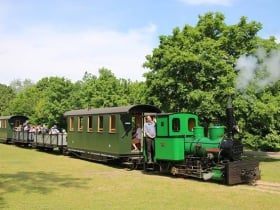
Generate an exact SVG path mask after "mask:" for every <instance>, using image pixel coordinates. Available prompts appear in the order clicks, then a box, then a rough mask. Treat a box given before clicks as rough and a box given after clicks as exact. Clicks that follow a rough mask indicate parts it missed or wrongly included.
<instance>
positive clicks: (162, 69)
mask: <svg viewBox="0 0 280 210" xmlns="http://www.w3.org/2000/svg"><path fill="white" fill-rule="evenodd" d="M261 28H262V24H261V23H258V22H255V21H252V22H248V21H247V18H246V17H241V18H240V21H239V22H238V23H237V24H234V25H227V24H226V23H225V17H224V15H223V14H221V13H212V12H209V13H206V14H205V15H204V16H199V20H198V23H197V25H196V26H195V27H191V26H189V25H185V26H184V27H183V28H182V29H180V28H178V27H177V28H174V30H173V32H172V34H171V35H168V36H164V35H162V36H160V38H159V39H160V44H159V46H158V47H157V48H155V49H154V50H153V52H152V55H147V56H146V62H145V63H144V67H146V68H149V69H150V71H149V72H147V73H146V74H145V77H146V85H147V92H146V94H147V95H146V97H147V101H148V102H149V103H153V104H156V105H158V106H160V107H161V108H162V109H163V110H164V111H168V112H169V111H175V110H177V109H178V108H179V109H181V110H184V111H189V112H194V113H197V114H198V115H199V116H200V119H201V120H202V121H203V122H204V123H206V124H209V123H210V122H211V121H212V120H213V119H216V118H218V119H220V120H221V123H225V107H226V101H227V98H228V96H230V95H231V96H233V97H234V106H235V110H236V119H237V120H238V121H240V122H241V128H242V130H243V132H244V137H248V138H249V139H246V140H245V141H247V142H246V143H247V144H248V145H250V146H252V147H256V149H260V148H261V147H262V148H263V147H264V146H262V145H264V144H263V143H262V142H268V141H270V142H274V143H275V144H272V143H271V144H269V145H270V146H265V148H266V149H267V148H270V150H271V149H273V148H278V147H279V145H280V142H279V141H278V140H277V139H278V138H276V136H277V135H279V130H280V127H279V122H278V121H279V120H278V119H280V118H279V117H280V116H279V113H280V111H279V89H280V88H279V83H278V85H277V87H276V89H275V88H274V87H272V86H269V87H267V86H266V87H265V89H258V90H261V91H259V92H258V93H257V92H256V90H257V88H256V85H255V84H256V83H255V82H254V81H252V82H251V86H248V87H247V89H246V94H244V92H243V93H241V94H240V93H238V92H237V90H236V88H235V83H236V79H237V75H238V71H236V69H235V65H234V64H235V62H236V60H237V59H239V57H240V56H241V55H243V54H248V53H254V52H256V51H257V50H258V48H259V46H262V47H263V48H264V49H265V51H266V52H267V53H269V52H270V51H271V50H273V49H279V45H278V44H276V42H275V40H276V39H275V38H274V37H270V38H269V39H267V40H266V39H262V38H260V37H258V36H257V33H258V32H259V31H260V30H261ZM259 62H261V60H259ZM267 75H269V72H268V71H267V69H262V70H259V71H258V75H257V76H256V78H257V79H258V80H260V79H263V78H264V77H265V76H267ZM260 93H261V94H260ZM273 132H274V133H275V135H272V134H273ZM269 139H270V140H269ZM256 145H257V146H256ZM265 145H267V144H265Z"/></svg>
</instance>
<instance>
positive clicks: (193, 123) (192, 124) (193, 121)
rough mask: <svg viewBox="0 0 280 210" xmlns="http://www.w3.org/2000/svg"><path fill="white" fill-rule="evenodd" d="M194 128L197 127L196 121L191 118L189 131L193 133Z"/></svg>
mask: <svg viewBox="0 0 280 210" xmlns="http://www.w3.org/2000/svg"><path fill="white" fill-rule="evenodd" d="M194 127H195V119H194V118H190V119H189V120H188V129H189V131H193V128H194Z"/></svg>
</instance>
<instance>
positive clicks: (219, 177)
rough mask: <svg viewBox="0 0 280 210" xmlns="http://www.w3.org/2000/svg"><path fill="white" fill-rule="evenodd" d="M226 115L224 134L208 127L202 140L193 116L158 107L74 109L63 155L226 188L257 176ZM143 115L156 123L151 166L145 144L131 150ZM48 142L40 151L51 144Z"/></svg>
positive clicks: (229, 110)
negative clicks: (243, 154)
mask: <svg viewBox="0 0 280 210" xmlns="http://www.w3.org/2000/svg"><path fill="white" fill-rule="evenodd" d="M226 114H227V119H228V123H227V129H226V130H227V132H225V127H224V126H221V125H214V126H210V127H209V134H208V137H206V136H204V128H203V127H201V126H199V120H198V116H197V115H195V114H190V113H161V110H160V109H159V108H157V107H155V106H151V105H133V106H125V107H112V108H100V109H82V110H72V111H68V112H66V113H65V117H66V118H67V126H68V128H67V130H68V133H67V147H65V146H63V148H64V149H62V151H66V150H67V153H68V154H71V155H75V156H77V157H79V158H82V159H89V160H97V161H110V160H117V161H119V162H121V163H122V164H125V165H127V166H129V167H131V168H134V167H137V166H143V168H144V170H151V169H153V170H158V171H159V172H162V173H170V174H173V175H180V176H181V175H183V176H188V177H195V178H199V179H203V180H213V181H218V182H221V183H223V184H227V185H234V184H241V183H252V182H254V181H255V180H257V179H259V178H260V171H259V162H258V161H253V160H242V159H241V157H242V153H243V145H242V142H241V141H240V140H239V139H235V138H234V132H233V128H235V123H234V116H233V108H232V107H231V103H229V105H228V107H227V110H226ZM147 115H152V116H154V117H156V122H157V123H156V131H157V136H156V137H155V156H154V161H153V163H152V164H150V163H149V164H148V163H147V156H146V148H145V147H146V146H145V141H144V140H142V142H141V143H140V144H138V145H137V146H138V148H139V151H137V152H135V151H132V144H131V139H132V135H133V127H134V125H136V124H140V125H141V126H142V128H143V125H144V123H145V116H147ZM14 136H15V138H17V140H16V141H17V142H19V141H20V138H22V137H23V135H22V134H18V133H17V134H16V135H15V134H14ZM34 139H36V138H34ZM144 139H145V137H144ZM34 141H35V140H34ZM24 142H26V141H24ZM50 142H51V141H48V143H46V144H45V145H41V147H44V146H46V147H47V146H49V145H48V144H49V143H50ZM57 142H59V141H57ZM57 142H56V143H51V144H52V146H54V145H57V147H59V143H57ZM60 143H61V142H60ZM35 147H36V146H35Z"/></svg>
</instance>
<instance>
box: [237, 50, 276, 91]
mask: <svg viewBox="0 0 280 210" xmlns="http://www.w3.org/2000/svg"><path fill="white" fill-rule="evenodd" d="M235 69H236V70H237V71H239V73H238V76H237V81H236V89H237V90H240V91H242V92H243V91H244V90H245V88H246V87H247V86H248V85H250V84H253V85H254V87H255V88H256V90H257V89H260V88H263V87H265V86H269V85H272V84H274V83H275V82H276V81H278V80H279V79H280V50H278V51H277V50H272V51H271V52H270V53H266V52H265V50H264V49H263V48H259V49H258V50H257V52H256V53H255V54H251V55H242V56H240V58H239V59H238V60H237V61H236V66H235Z"/></svg>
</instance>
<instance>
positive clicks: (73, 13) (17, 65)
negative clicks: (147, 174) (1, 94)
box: [0, 0, 280, 85]
mask: <svg viewBox="0 0 280 210" xmlns="http://www.w3.org/2000/svg"><path fill="white" fill-rule="evenodd" d="M279 2H280V1H278V0H102V1H101V0H79V1H78V0H75V1H74V0H45V1H44V0H36V1H35V0H0V70H1V77H0V83H2V84H7V85H8V84H9V83H10V82H11V81H13V80H15V79H20V80H24V79H31V80H32V81H33V82H37V81H38V80H40V79H41V78H43V77H49V76H59V77H65V78H67V79H70V80H72V81H73V82H75V81H77V80H81V79H82V77H83V75H84V72H85V71H88V72H90V73H92V74H95V75H98V69H100V68H102V67H105V68H108V69H110V70H111V71H112V72H113V73H114V74H115V75H116V77H118V78H125V79H131V80H132V81H135V80H138V81H142V80H144V78H143V77H142V75H143V73H144V72H147V71H148V70H147V69H143V68H142V64H143V63H144V61H145V56H146V55H147V54H151V53H152V50H153V48H155V47H157V46H158V37H159V35H170V34H171V33H172V30H173V29H174V28H175V27H177V26H178V27H180V28H182V27H183V26H184V25H185V24H188V25H191V26H195V25H196V23H197V21H198V15H204V14H205V13H206V12H210V11H211V12H222V13H223V14H224V15H225V17H226V23H227V24H236V23H237V22H238V21H239V19H240V17H241V16H246V17H248V21H257V22H260V23H262V24H263V29H262V30H261V31H260V32H259V36H261V37H263V38H267V37H269V36H271V35H274V36H276V37H277V38H278V40H280V24H279V19H280V15H279V8H280V3H279Z"/></svg>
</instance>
